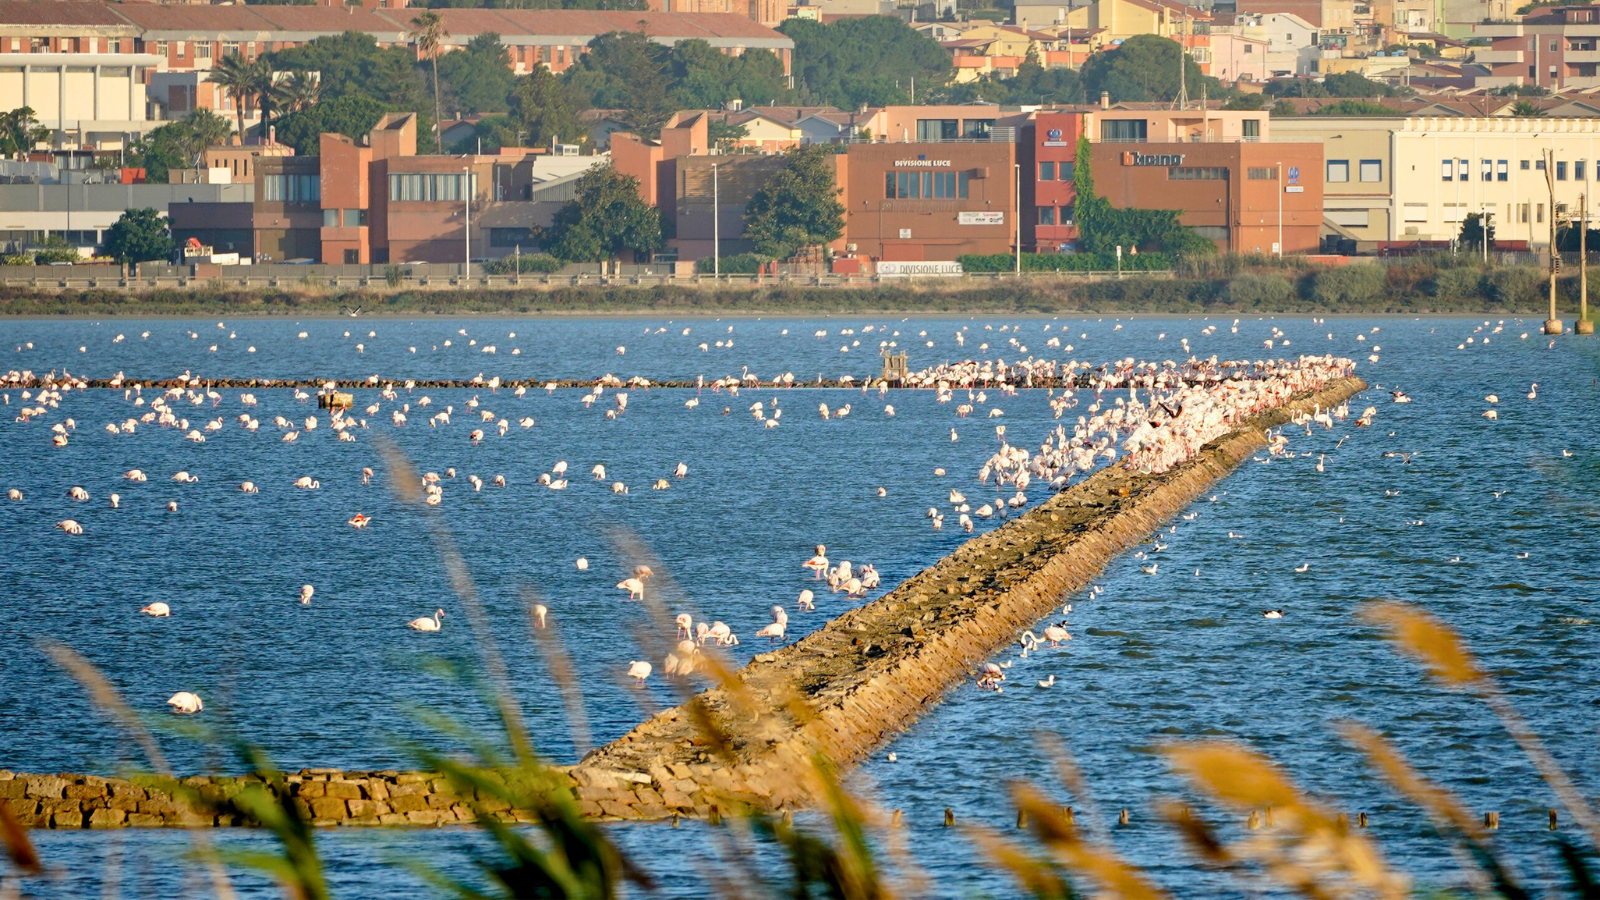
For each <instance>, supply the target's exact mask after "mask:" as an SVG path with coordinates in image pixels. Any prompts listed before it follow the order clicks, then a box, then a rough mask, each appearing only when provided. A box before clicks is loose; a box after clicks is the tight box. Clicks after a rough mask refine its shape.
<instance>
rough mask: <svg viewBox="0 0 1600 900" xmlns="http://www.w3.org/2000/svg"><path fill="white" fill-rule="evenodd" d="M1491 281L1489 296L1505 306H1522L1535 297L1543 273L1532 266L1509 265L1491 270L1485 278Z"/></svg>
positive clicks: (1542, 279) (1542, 278)
mask: <svg viewBox="0 0 1600 900" xmlns="http://www.w3.org/2000/svg"><path fill="white" fill-rule="evenodd" d="M1484 280H1485V281H1487V282H1488V283H1489V298H1490V299H1491V300H1494V301H1495V302H1496V303H1500V304H1502V305H1505V306H1512V307H1515V306H1522V305H1525V304H1527V303H1529V302H1530V301H1532V300H1534V299H1535V293H1534V292H1535V291H1537V290H1538V289H1539V287H1540V285H1541V283H1542V282H1543V281H1544V280H1545V279H1544V277H1543V273H1542V272H1541V271H1540V270H1538V269H1535V268H1533V267H1532V266H1507V267H1504V268H1499V269H1495V270H1493V271H1491V272H1490V273H1489V274H1488V276H1487V277H1486V278H1485V279H1484Z"/></svg>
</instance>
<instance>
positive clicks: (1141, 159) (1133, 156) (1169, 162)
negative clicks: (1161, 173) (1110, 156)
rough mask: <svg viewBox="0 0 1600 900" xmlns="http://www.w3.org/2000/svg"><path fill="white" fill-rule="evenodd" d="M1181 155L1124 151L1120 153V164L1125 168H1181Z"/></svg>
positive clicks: (1182, 155)
mask: <svg viewBox="0 0 1600 900" xmlns="http://www.w3.org/2000/svg"><path fill="white" fill-rule="evenodd" d="M1183 157H1184V154H1182V153H1137V152H1134V151H1132V150H1125V151H1123V153H1122V164H1123V165H1125V166H1181V165H1183Z"/></svg>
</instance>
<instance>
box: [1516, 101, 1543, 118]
mask: <svg viewBox="0 0 1600 900" xmlns="http://www.w3.org/2000/svg"><path fill="white" fill-rule="evenodd" d="M1544 114H1545V112H1544V110H1542V109H1540V108H1539V105H1538V104H1537V103H1534V102H1532V101H1530V100H1518V101H1517V102H1516V103H1513V104H1511V115H1513V116H1516V117H1517V118H1523V119H1536V118H1539V117H1541V116H1543V115H1544Z"/></svg>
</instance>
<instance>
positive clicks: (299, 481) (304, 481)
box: [294, 475, 322, 491]
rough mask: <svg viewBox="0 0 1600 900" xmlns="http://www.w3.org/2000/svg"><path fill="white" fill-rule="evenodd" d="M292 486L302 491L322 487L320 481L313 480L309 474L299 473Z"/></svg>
mask: <svg viewBox="0 0 1600 900" xmlns="http://www.w3.org/2000/svg"><path fill="white" fill-rule="evenodd" d="M294 486H295V487H297V488H300V489H301V490H303V491H314V490H316V489H317V488H320V487H322V482H320V481H316V480H314V479H313V478H312V477H311V476H310V475H301V476H300V477H299V478H296V479H295V481H294Z"/></svg>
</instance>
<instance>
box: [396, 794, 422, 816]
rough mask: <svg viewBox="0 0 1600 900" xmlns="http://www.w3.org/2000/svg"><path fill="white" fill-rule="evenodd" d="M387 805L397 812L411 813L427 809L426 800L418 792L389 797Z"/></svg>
mask: <svg viewBox="0 0 1600 900" xmlns="http://www.w3.org/2000/svg"><path fill="white" fill-rule="evenodd" d="M389 805H390V806H391V807H393V808H394V811H395V812H397V813H411V812H417V811H418V810H423V809H427V808H428V801H427V800H426V799H424V798H423V796H422V795H419V794H402V795H400V796H398V797H390V798H389Z"/></svg>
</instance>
